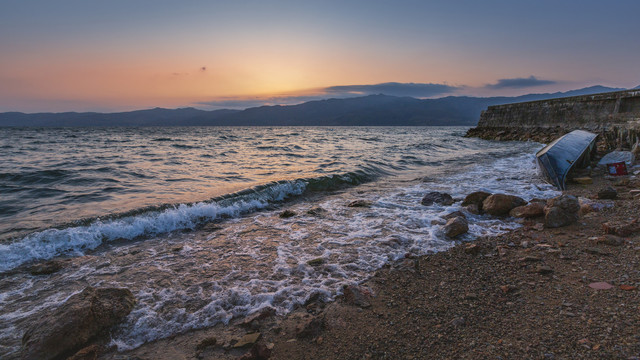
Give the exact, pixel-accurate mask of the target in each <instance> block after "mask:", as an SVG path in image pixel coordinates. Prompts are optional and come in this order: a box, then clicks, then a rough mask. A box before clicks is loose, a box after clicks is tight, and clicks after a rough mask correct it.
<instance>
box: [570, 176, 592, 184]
mask: <svg viewBox="0 0 640 360" xmlns="http://www.w3.org/2000/svg"><path fill="white" fill-rule="evenodd" d="M573 182H575V183H578V184H582V185H588V184H593V179H592V178H590V177H588V176H584V177H577V178H573Z"/></svg>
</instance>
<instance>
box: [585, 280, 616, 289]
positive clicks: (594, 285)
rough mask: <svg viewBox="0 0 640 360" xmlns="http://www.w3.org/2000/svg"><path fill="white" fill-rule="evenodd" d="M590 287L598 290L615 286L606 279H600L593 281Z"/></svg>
mask: <svg viewBox="0 0 640 360" xmlns="http://www.w3.org/2000/svg"><path fill="white" fill-rule="evenodd" d="M589 287H590V288H592V289H596V290H609V289H612V288H613V285H611V284H609V283H607V282H604V281H600V282H592V283H591V284H589Z"/></svg>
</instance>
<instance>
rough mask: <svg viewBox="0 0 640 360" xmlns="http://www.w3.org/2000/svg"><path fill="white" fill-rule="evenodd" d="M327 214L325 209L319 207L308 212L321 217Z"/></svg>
mask: <svg viewBox="0 0 640 360" xmlns="http://www.w3.org/2000/svg"><path fill="white" fill-rule="evenodd" d="M325 212H327V210H325V209H323V208H321V207H319V206H316V207H313V208H311V209H309V210H307V214H309V215H313V216H319V215H322V214H324V213H325Z"/></svg>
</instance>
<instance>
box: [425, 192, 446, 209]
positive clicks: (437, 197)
mask: <svg viewBox="0 0 640 360" xmlns="http://www.w3.org/2000/svg"><path fill="white" fill-rule="evenodd" d="M420 203H421V204H422V205H425V206H430V205H433V204H441V205H445V206H447V205H451V204H453V198H452V197H451V195H449V194H447V193H441V192H438V191H432V192H430V193H427V195H425V196H424V197H423V198H422V201H420Z"/></svg>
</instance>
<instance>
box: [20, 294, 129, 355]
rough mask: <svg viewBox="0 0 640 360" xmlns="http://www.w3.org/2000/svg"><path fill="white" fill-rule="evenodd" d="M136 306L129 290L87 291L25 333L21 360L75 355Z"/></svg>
mask: <svg viewBox="0 0 640 360" xmlns="http://www.w3.org/2000/svg"><path fill="white" fill-rule="evenodd" d="M135 303H136V300H135V298H134V297H133V294H131V291H129V290H128V289H116V288H103V289H95V288H92V287H87V288H86V289H84V290H83V291H82V292H81V293H79V294H76V295H73V296H71V297H70V298H69V300H67V301H66V302H65V303H64V304H62V305H61V306H60V307H59V308H57V309H56V310H54V311H53V313H51V315H49V316H47V317H45V318H44V319H42V321H40V322H39V323H38V324H36V325H35V326H33V327H32V328H30V329H29V330H27V331H26V332H25V334H24V336H23V337H22V359H34V360H35V359H42V360H48V359H57V358H63V357H66V356H69V355H73V353H74V352H75V351H77V350H78V349H80V348H81V347H83V346H84V345H85V344H86V343H87V342H88V341H89V340H91V339H92V338H93V337H95V336H96V335H98V334H100V333H101V332H103V331H104V330H106V329H108V328H110V327H111V326H113V325H115V324H117V323H118V322H120V321H121V320H122V319H123V318H124V317H125V316H127V315H128V314H129V313H130V312H131V310H132V309H133V306H134V305H135Z"/></svg>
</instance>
